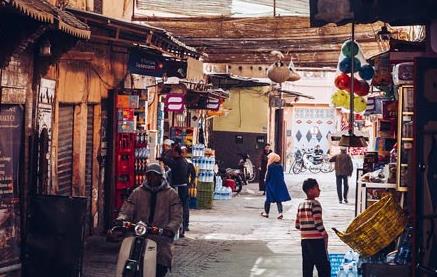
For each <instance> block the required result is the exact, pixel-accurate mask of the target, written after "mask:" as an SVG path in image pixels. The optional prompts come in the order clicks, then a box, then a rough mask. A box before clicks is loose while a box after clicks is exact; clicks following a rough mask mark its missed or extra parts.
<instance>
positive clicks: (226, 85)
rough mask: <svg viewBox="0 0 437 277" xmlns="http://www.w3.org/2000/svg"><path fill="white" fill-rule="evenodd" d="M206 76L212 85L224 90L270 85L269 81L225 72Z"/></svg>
mask: <svg viewBox="0 0 437 277" xmlns="http://www.w3.org/2000/svg"><path fill="white" fill-rule="evenodd" d="M208 78H209V81H210V82H211V83H212V84H213V86H214V87H217V88H221V89H225V90H227V89H230V88H249V87H264V86H270V83H267V82H261V81H259V80H257V79H253V78H245V77H240V76H235V75H232V74H227V73H221V74H210V75H208Z"/></svg>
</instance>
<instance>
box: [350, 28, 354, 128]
mask: <svg viewBox="0 0 437 277" xmlns="http://www.w3.org/2000/svg"><path fill="white" fill-rule="evenodd" d="M351 39H352V43H351V44H350V45H349V47H352V44H353V43H354V42H355V23H354V22H353V21H352V38H351ZM349 50H351V51H350V53H352V49H349ZM354 60H355V57H354V56H352V55H351V91H350V97H349V99H350V102H349V108H350V112H349V135H351V136H352V135H353V133H354V70H355V65H354Z"/></svg>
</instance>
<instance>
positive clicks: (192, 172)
mask: <svg viewBox="0 0 437 277" xmlns="http://www.w3.org/2000/svg"><path fill="white" fill-rule="evenodd" d="M181 149H182V157H184V158H185V161H186V162H187V165H188V172H187V177H188V189H190V188H195V187H196V175H197V174H196V168H195V167H194V164H193V162H192V161H191V159H190V158H189V153H188V149H187V147H186V146H182V147H181ZM190 197H191V196H190V194H188V208H189V200H190ZM189 224H190V214H189V213H188V216H187V219H186V222H185V226H184V231H190V229H189Z"/></svg>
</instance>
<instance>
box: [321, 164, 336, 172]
mask: <svg viewBox="0 0 437 277" xmlns="http://www.w3.org/2000/svg"><path fill="white" fill-rule="evenodd" d="M320 171H322V172H323V173H329V172H332V171H334V166H333V165H332V163H330V162H323V164H322V167H321V168H320Z"/></svg>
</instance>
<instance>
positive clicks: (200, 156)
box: [192, 144, 215, 209]
mask: <svg viewBox="0 0 437 277" xmlns="http://www.w3.org/2000/svg"><path fill="white" fill-rule="evenodd" d="M192 149H193V159H192V161H193V164H194V166H195V168H196V171H197V173H198V174H197V181H198V183H197V201H198V207H199V208H200V209H211V208H212V201H213V193H214V165H215V158H214V157H213V154H212V153H213V152H212V151H210V150H208V151H205V150H207V149H205V145H203V144H195V145H193V147H192Z"/></svg>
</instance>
